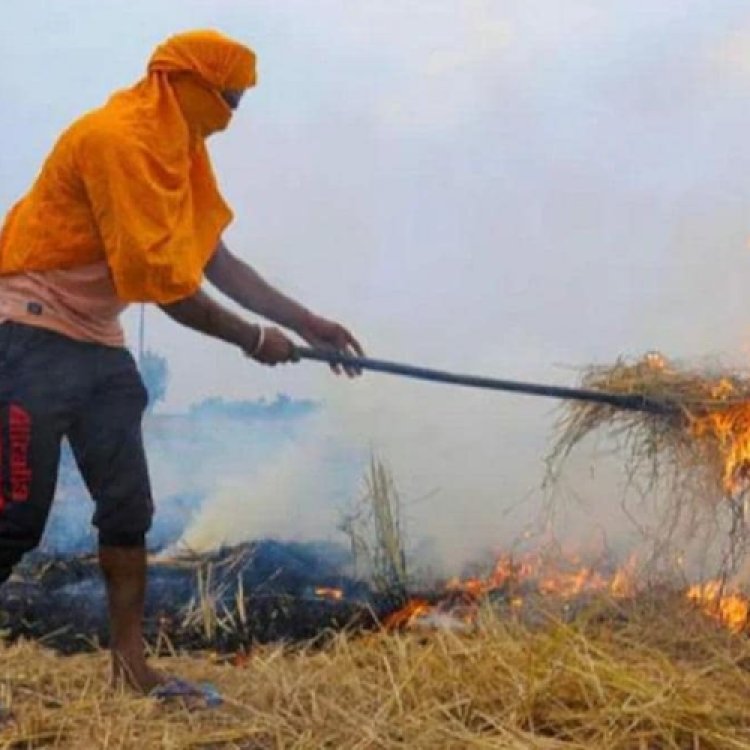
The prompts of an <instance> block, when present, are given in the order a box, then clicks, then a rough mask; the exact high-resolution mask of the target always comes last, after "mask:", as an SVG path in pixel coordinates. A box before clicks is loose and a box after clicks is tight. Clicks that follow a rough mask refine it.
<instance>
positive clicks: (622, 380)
mask: <svg viewBox="0 0 750 750" xmlns="http://www.w3.org/2000/svg"><path fill="white" fill-rule="evenodd" d="M582 386H583V387H584V388H587V389H590V390H595V391H601V392H606V393H613V394H620V395H639V396H643V397H644V398H645V399H646V400H647V402H648V404H650V405H656V406H657V407H661V408H660V409H659V408H657V409H655V410H648V409H645V410H643V411H640V410H623V409H618V408H616V407H613V406H609V405H606V404H600V403H587V402H575V403H571V404H569V405H568V406H567V407H566V410H565V412H564V414H563V416H562V418H561V420H560V422H559V424H558V434H557V440H556V443H555V445H554V447H553V449H552V452H551V454H550V456H549V459H548V464H549V468H550V471H549V477H550V478H551V479H553V480H555V479H557V478H558V476H559V473H560V469H561V468H562V466H563V464H564V462H565V459H566V458H567V457H568V456H569V454H570V452H571V451H572V450H573V448H575V447H576V446H577V445H578V444H579V443H581V441H583V440H584V439H585V438H588V437H590V436H594V435H598V436H602V435H603V436H605V437H606V438H607V439H608V440H610V441H611V442H614V445H615V447H616V450H618V451H620V452H622V453H623V454H624V456H625V469H626V472H627V478H628V482H629V485H630V486H631V488H632V487H635V488H636V489H637V490H638V491H639V492H640V493H641V495H642V496H645V495H648V494H651V495H654V494H655V493H657V492H658V493H661V495H662V496H663V497H664V498H666V500H667V503H666V505H665V506H664V508H665V510H664V514H663V518H662V519H661V520H662V521H663V522H664V523H663V525H662V529H661V531H662V533H667V532H668V531H669V530H674V529H676V528H677V527H678V526H680V525H681V524H683V522H686V523H687V525H688V526H691V527H692V529H693V531H695V530H696V528H697V527H698V526H699V525H700V524H701V523H703V524H704V526H705V523H706V522H707V520H708V519H712V520H713V521H716V519H717V517H721V516H724V517H728V518H729V538H730V544H731V546H732V548H733V549H732V556H733V557H734V558H738V557H739V552H738V547H739V546H741V544H742V543H743V542H744V516H745V510H746V509H745V499H746V496H747V494H748V489H749V488H750V377H747V376H746V375H745V374H743V373H739V372H731V371H726V370H720V369H713V370H691V369H689V368H685V367H681V366H679V365H677V364H675V363H673V362H670V361H669V360H667V359H665V358H664V357H663V356H661V355H660V354H657V353H651V354H648V355H646V356H645V357H643V358H642V359H640V360H638V361H636V362H627V361H624V360H621V361H618V362H617V363H616V364H615V365H614V366H607V367H602V366H600V367H591V368H589V369H588V370H586V371H584V373H583V377H582ZM659 541H660V542H665V541H667V540H666V539H665V538H661V539H659Z"/></svg>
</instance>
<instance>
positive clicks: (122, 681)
mask: <svg viewBox="0 0 750 750" xmlns="http://www.w3.org/2000/svg"><path fill="white" fill-rule="evenodd" d="M169 680H170V677H169V676H168V675H165V674H164V673H163V672H159V671H158V670H156V669H152V668H151V667H149V666H148V664H147V662H146V659H145V657H144V656H143V652H139V653H137V654H126V653H124V652H122V651H113V652H112V685H113V686H114V687H129V688H131V689H132V690H135V691H136V692H138V693H142V694H143V695H148V694H149V693H150V692H151V691H152V690H153V689H154V688H156V687H158V686H159V685H164V684H165V683H167V682H168V681H169Z"/></svg>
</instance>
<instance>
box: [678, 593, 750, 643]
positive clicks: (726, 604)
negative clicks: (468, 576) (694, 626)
mask: <svg viewBox="0 0 750 750" xmlns="http://www.w3.org/2000/svg"><path fill="white" fill-rule="evenodd" d="M687 598H688V599H690V601H692V602H693V603H694V604H696V605H698V606H699V607H700V608H701V609H702V610H703V611H704V612H705V613H706V614H708V615H710V616H711V617H713V618H714V619H715V620H717V621H718V622H720V623H722V624H723V625H724V626H725V627H726V628H727V629H728V630H731V631H732V632H733V633H742V632H743V631H745V630H747V629H748V625H749V624H750V622H749V620H748V617H749V616H750V600H748V598H747V597H746V596H744V595H743V594H741V593H740V592H739V591H730V592H727V591H726V589H725V586H724V584H723V583H722V582H721V581H718V580H715V581H708V582H706V583H698V584H695V585H693V586H691V587H690V588H689V589H688V591H687Z"/></svg>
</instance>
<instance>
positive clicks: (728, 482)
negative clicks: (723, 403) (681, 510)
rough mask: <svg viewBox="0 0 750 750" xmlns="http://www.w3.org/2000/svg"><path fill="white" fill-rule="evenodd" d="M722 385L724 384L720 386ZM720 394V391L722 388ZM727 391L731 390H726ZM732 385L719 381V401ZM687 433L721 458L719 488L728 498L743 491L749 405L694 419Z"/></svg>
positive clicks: (747, 473)
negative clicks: (708, 443)
mask: <svg viewBox="0 0 750 750" xmlns="http://www.w3.org/2000/svg"><path fill="white" fill-rule="evenodd" d="M722 384H725V385H722ZM722 388H723V390H721V391H720V389H722ZM726 388H729V389H730V390H729V391H727V390H726ZM731 389H732V385H731V383H728V382H727V381H721V383H720V384H719V385H718V386H716V392H717V393H718V392H721V393H722V394H724V395H722V396H721V398H726V394H728V393H731ZM690 432H691V434H692V436H693V437H695V438H697V439H708V440H709V441H711V442H712V443H713V444H714V445H715V447H716V449H717V450H718V451H719V453H720V455H721V458H722V464H723V469H722V477H721V481H722V486H723V488H724V490H725V492H727V493H728V494H730V495H735V494H737V493H738V492H740V491H741V490H742V489H744V488H745V487H746V486H747V484H748V480H750V403H748V402H740V403H736V404H731V405H728V406H727V407H726V408H723V409H720V410H717V411H711V412H708V413H706V414H703V415H701V416H698V417H695V416H694V417H693V418H692V419H691V424H690Z"/></svg>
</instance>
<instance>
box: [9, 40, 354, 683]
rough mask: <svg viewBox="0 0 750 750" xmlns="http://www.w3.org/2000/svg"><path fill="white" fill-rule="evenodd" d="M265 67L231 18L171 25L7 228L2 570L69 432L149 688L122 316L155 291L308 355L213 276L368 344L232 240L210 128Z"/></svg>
mask: <svg viewBox="0 0 750 750" xmlns="http://www.w3.org/2000/svg"><path fill="white" fill-rule="evenodd" d="M255 77H256V76H255V55H254V54H253V52H252V51H251V50H249V49H248V48H247V47H244V46H243V45H241V44H239V43H237V42H235V41H233V40H232V39H229V38H227V37H225V36H223V35H221V34H219V33H217V32H213V31H192V32H188V33H184V34H179V35H177V36H174V37H172V38H170V39H168V40H167V41H166V42H164V43H163V44H162V45H160V46H159V47H158V48H157V49H156V51H155V52H154V54H153V56H152V57H151V60H150V61H149V63H148V70H147V75H146V77H145V78H143V79H142V80H141V81H139V82H138V83H137V84H136V85H135V86H133V87H132V88H129V89H125V90H123V91H119V92H117V93H116V94H115V95H114V96H112V98H111V99H110V100H109V101H108V102H107V103H106V104H105V105H104V106H103V107H101V108H100V109H97V110H94V111H93V112H90V113H88V114H86V115H84V116H83V117H82V118H80V119H79V120H77V121H76V122H74V123H73V125H72V126H71V127H69V128H68V129H67V130H66V131H65V132H64V133H63V134H62V136H61V137H60V139H59V140H58V142H57V143H56V145H55V146H54V148H53V150H52V153H51V154H50V156H49V157H48V159H47V160H46V162H45V163H44V165H43V167H42V169H41V172H40V174H39V175H38V177H37V179H36V181H35V182H34V184H33V186H32V187H31V189H30V191H29V192H28V193H27V194H26V195H25V196H24V197H23V198H22V199H21V200H20V201H19V202H18V203H17V204H16V205H15V206H14V207H13V208H12V210H11V211H10V213H9V214H8V216H7V218H6V220H5V224H4V226H3V229H2V233H1V234H0V583H2V582H3V581H5V580H7V578H8V577H9V576H10V574H11V571H12V569H13V566H14V565H15V564H16V563H17V562H18V561H19V560H20V559H21V557H22V556H23V555H24V553H26V552H28V551H29V550H31V549H33V548H34V547H35V546H36V545H37V544H38V543H39V540H40V537H41V535H42V532H43V530H44V526H45V522H46V520H47V515H48V513H49V509H50V505H51V502H52V498H53V494H54V491H55V483H56V479H57V471H58V463H59V460H60V442H61V440H62V438H63V437H66V438H67V439H68V440H69V442H70V445H71V447H72V450H73V454H74V456H75V460H76V462H77V465H78V468H79V470H80V472H81V474H82V476H83V478H84V480H85V482H86V485H87V487H88V490H89V492H90V494H91V496H92V498H93V500H94V503H95V512H94V517H93V523H94V525H95V526H96V528H97V530H98V538H99V562H100V565H101V569H102V571H103V574H104V579H105V582H106V588H107V596H108V604H109V619H110V642H111V651H112V665H113V678H114V680H115V682H116V683H119V684H127V685H130V686H131V687H133V688H135V689H136V690H139V691H143V692H149V691H151V690H152V689H154V688H155V687H157V686H159V685H162V684H163V683H164V681H165V680H166V679H167V678H166V677H165V676H163V675H161V674H160V673H158V672H156V671H154V670H152V669H151V668H150V667H149V666H148V664H147V662H146V659H145V656H144V651H143V639H142V619H143V609H144V594H145V584H146V551H145V535H146V532H147V531H148V529H149V527H150V524H151V517H152V512H153V507H152V499H151V487H150V484H149V476H148V470H147V466H146V458H145V455H144V449H143V442H142V436H141V417H142V413H143V411H144V407H145V405H146V391H145V388H144V386H143V383H142V380H141V378H140V375H139V373H138V370H137V369H136V366H135V363H134V361H133V358H132V356H131V355H130V353H129V352H128V350H127V349H126V348H125V346H124V339H123V332H122V328H121V326H120V323H119V321H118V316H119V315H120V313H121V312H122V311H123V310H124V309H125V307H126V306H127V305H128V303H132V302H151V303H154V304H157V305H159V307H161V309H162V310H164V312H166V313H167V315H169V316H170V317H172V318H173V319H174V320H176V321H177V322H178V323H181V324H182V325H184V326H187V327H189V328H192V329H194V330H196V331H199V332H200V333H204V334H208V335H209V336H213V337H215V338H218V339H221V340H223V341H226V342H227V343H229V344H234V345H235V346H237V347H239V348H240V350H241V351H242V352H244V354H245V355H247V356H248V357H251V358H253V359H254V360H256V361H257V362H260V363H262V364H264V365H271V366H273V365H276V364H281V363H285V362H291V361H294V360H295V359H296V356H295V350H294V345H293V343H292V341H291V340H290V339H289V338H288V337H287V335H286V334H285V333H284V332H282V330H281V329H279V328H276V327H274V326H266V327H261V326H259V325H255V324H253V323H249V322H247V321H246V320H244V319H243V318H242V317H240V316H238V315H235V314H234V313H232V312H230V311H229V310H227V309H225V308H224V307H222V306H221V305H220V304H218V303H217V302H215V301H214V300H213V299H212V298H211V297H209V296H208V295H207V294H206V293H205V292H204V291H203V290H202V287H201V284H202V281H203V278H204V276H205V278H207V279H208V280H209V281H210V282H211V284H212V285H213V286H215V287H216V288H217V289H218V290H219V291H220V292H222V293H224V294H225V295H226V296H227V297H229V298H231V299H232V300H234V301H235V302H236V303H238V304H239V305H241V306H242V307H243V308H244V309H245V310H249V311H251V312H253V313H256V314H258V315H260V316H262V317H264V318H267V319H268V320H270V321H273V322H275V323H277V324H278V325H280V326H283V327H285V328H288V329H290V330H292V331H294V332H296V333H297V334H298V335H299V336H300V337H301V338H303V339H304V340H305V341H307V342H308V343H310V344H311V345H313V346H316V347H321V348H328V349H333V350H338V351H340V352H343V353H346V354H352V353H357V354H361V353H362V352H361V349H360V346H359V344H358V343H357V341H356V340H355V339H354V337H353V336H352V335H351V334H350V333H349V332H348V331H347V330H346V329H345V328H344V327H343V326H341V325H339V324H338V323H334V322H332V321H330V320H326V319H325V318H321V317H319V316H317V315H314V314H313V313H311V312H310V311H309V310H307V309H306V308H304V307H303V306H302V305H300V304H298V303H297V302H295V301H294V300H292V299H290V298H289V297H286V296H284V295H283V294H281V293H280V292H279V291H277V290H276V289H274V288H273V287H272V286H270V285H269V284H268V283H267V282H266V281H265V280H264V279H263V278H262V277H261V276H260V275H259V274H258V273H257V272H256V271H255V270H254V269H253V268H251V267H250V266H249V265H247V264H246V263H244V262H243V261H242V260H240V259H239V258H237V257H236V256H235V255H233V254H232V253H231V252H230V250H229V249H228V248H227V247H226V245H225V244H224V242H223V240H222V233H223V232H224V230H225V229H226V227H227V225H228V224H229V223H230V221H231V219H232V212H231V211H230V209H229V207H228V206H227V204H226V203H225V202H224V200H223V199H222V197H221V195H220V193H219V191H218V189H217V186H216V182H215V179H214V175H213V172H212V169H211V163H210V160H209V157H208V153H207V151H206V144H205V140H206V138H207V137H208V136H210V135H212V134H213V133H216V132H219V131H221V130H224V129H225V128H226V127H227V126H228V125H229V123H230V121H231V118H232V111H233V110H234V109H235V108H236V107H237V105H238V104H239V102H240V99H241V98H242V95H243V94H244V92H245V91H246V90H247V89H248V88H250V87H251V86H253V85H254V84H255ZM337 371H338V370H337ZM347 374H349V375H352V374H356V373H354V372H353V371H351V370H348V371H347Z"/></svg>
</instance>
